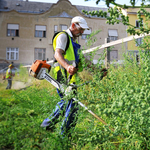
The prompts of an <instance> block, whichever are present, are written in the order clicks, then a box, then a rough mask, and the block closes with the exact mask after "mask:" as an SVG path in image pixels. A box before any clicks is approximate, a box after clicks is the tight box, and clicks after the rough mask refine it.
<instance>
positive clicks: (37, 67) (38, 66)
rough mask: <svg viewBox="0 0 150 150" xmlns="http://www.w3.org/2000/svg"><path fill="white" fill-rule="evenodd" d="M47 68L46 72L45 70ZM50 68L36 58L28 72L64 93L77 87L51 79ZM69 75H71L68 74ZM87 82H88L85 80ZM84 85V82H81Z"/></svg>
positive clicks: (44, 61)
mask: <svg viewBox="0 0 150 150" xmlns="http://www.w3.org/2000/svg"><path fill="white" fill-rule="evenodd" d="M47 70H48V73H47V72H46V71H47ZM50 70H51V65H49V64H47V63H46V60H36V61H35V62H34V63H33V64H32V66H31V68H30V69H29V74H30V75H31V76H33V77H34V78H36V79H39V80H43V79H46V80H47V81H48V82H49V83H51V84H52V85H53V86H55V87H56V88H57V89H59V90H60V91H61V92H62V93H64V94H65V95H68V94H69V93H70V92H71V91H72V90H73V89H75V88H77V86H76V85H75V84H71V85H68V87H67V85H64V84H60V83H59V82H58V81H56V80H55V79H53V78H52V77H51V76H50V75H49V72H50ZM69 77H71V76H69ZM87 83H89V82H87ZM82 85H84V84H82ZM72 99H73V100H74V101H77V102H78V104H79V105H80V106H82V107H83V108H84V109H85V110H87V111H88V112H89V113H90V114H92V115H93V116H94V117H95V118H97V119H98V120H99V121H100V122H102V123H103V124H104V125H108V124H107V123H106V122H105V121H104V120H103V119H101V118H100V117H98V116H97V115H96V114H95V113H93V112H92V111H91V110H89V109H88V108H87V107H86V106H85V105H84V104H82V103H81V102H79V101H78V100H77V99H76V98H72ZM109 129H110V130H111V131H114V129H113V128H111V127H109Z"/></svg>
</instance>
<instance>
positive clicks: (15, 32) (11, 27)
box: [7, 24, 19, 36]
mask: <svg viewBox="0 0 150 150" xmlns="http://www.w3.org/2000/svg"><path fill="white" fill-rule="evenodd" d="M7 36H19V25H18V24H7Z"/></svg>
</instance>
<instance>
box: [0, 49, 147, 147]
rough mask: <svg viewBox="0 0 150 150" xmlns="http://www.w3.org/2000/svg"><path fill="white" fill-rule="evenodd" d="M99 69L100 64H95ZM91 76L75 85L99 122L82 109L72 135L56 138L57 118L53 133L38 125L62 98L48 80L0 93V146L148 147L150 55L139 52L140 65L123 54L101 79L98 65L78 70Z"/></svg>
mask: <svg viewBox="0 0 150 150" xmlns="http://www.w3.org/2000/svg"><path fill="white" fill-rule="evenodd" d="M97 67H99V66H97ZM80 77H81V78H82V79H83V81H82V82H85V81H86V80H89V79H90V80H91V79H92V82H90V83H89V84H88V85H83V86H81V87H79V89H78V96H77V98H78V100H79V101H81V102H82V103H84V104H85V105H86V106H88V108H89V109H91V110H92V111H93V112H94V113H96V114H97V115H98V116H100V117H101V118H103V120H105V122H107V123H108V126H111V127H112V128H114V132H112V131H111V130H109V128H108V126H105V125H103V124H102V123H101V122H99V121H98V120H97V119H96V118H94V117H93V116H92V115H91V114H89V113H88V112H87V111H86V110H84V109H83V108H82V107H80V110H79V116H78V121H77V125H76V127H75V129H74V130H72V131H71V132H72V138H69V139H68V138H67V137H65V138H63V139H62V137H61V136H60V126H61V121H60V123H58V124H57V125H56V129H55V130H54V131H53V132H50V131H46V130H45V129H43V128H41V127H40V124H41V123H42V121H43V120H44V119H45V118H46V117H48V116H49V114H50V113H51V112H52V110H53V108H54V106H55V105H56V103H57V102H58V101H59V100H60V98H59V97H58V96H57V94H56V90H55V88H54V87H52V86H51V85H50V84H49V83H48V82H47V81H46V80H42V81H37V80H35V81H34V82H33V83H34V85H33V86H31V87H29V88H27V89H25V90H5V89H1V91H0V101H1V103H0V107H1V109H0V149H8V150H9V149H15V150H18V149H23V150H30V149H33V150H37V149H42V150H44V149H45V150H55V149H58V150H62V149H64V150H67V149H72V150H75V149H82V150H89V149H90V150H96V149H110V150H112V149H113V150H115V149H116V150H118V149H121V150H122V149H129V150H131V149H136V150H137V149H139V150H141V149H149V147H150V142H149V138H150V129H149V127H150V121H149V115H150V59H149V53H148V52H147V53H144V52H142V51H141V52H140V64H137V62H136V60H134V59H132V61H131V59H129V57H127V56H126V59H125V62H124V65H122V66H119V65H118V66H116V65H113V64H112V65H110V68H109V73H108V75H107V77H105V78H104V79H103V80H102V81H100V73H99V72H98V69H97V70H96V71H95V72H92V73H90V75H89V73H88V71H87V70H84V73H82V74H80Z"/></svg>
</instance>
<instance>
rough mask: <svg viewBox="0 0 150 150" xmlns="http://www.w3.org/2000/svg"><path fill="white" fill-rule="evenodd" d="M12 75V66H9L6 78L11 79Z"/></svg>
mask: <svg viewBox="0 0 150 150" xmlns="http://www.w3.org/2000/svg"><path fill="white" fill-rule="evenodd" d="M9 70H10V72H9V73H8V71H9ZM11 77H12V70H11V69H10V68H8V69H7V71H6V79H8V78H9V79H11Z"/></svg>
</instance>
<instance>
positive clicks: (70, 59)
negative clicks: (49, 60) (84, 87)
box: [53, 32, 83, 83]
mask: <svg viewBox="0 0 150 150" xmlns="http://www.w3.org/2000/svg"><path fill="white" fill-rule="evenodd" d="M62 33H66V32H60V33H58V34H57V35H56V36H55V38H54V40H53V49H54V51H55V49H56V40H57V37H58V36H59V35H60V34H62ZM66 34H67V33H66ZM69 42H70V43H69V47H68V49H67V50H66V51H65V54H64V59H65V60H66V61H67V63H68V64H70V65H72V64H73V63H75V54H74V49H73V45H72V41H71V37H70V36H69ZM78 69H79V70H78V71H79V72H80V71H82V70H83V69H82V65H81V63H78ZM68 76H69V73H68V72H67V71H66V69H64V68H63V67H62V66H61V65H60V64H59V63H58V62H54V77H55V79H56V80H57V81H59V82H61V83H67V79H68ZM76 76H77V74H74V75H73V76H72V79H71V80H70V83H73V82H76Z"/></svg>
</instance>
